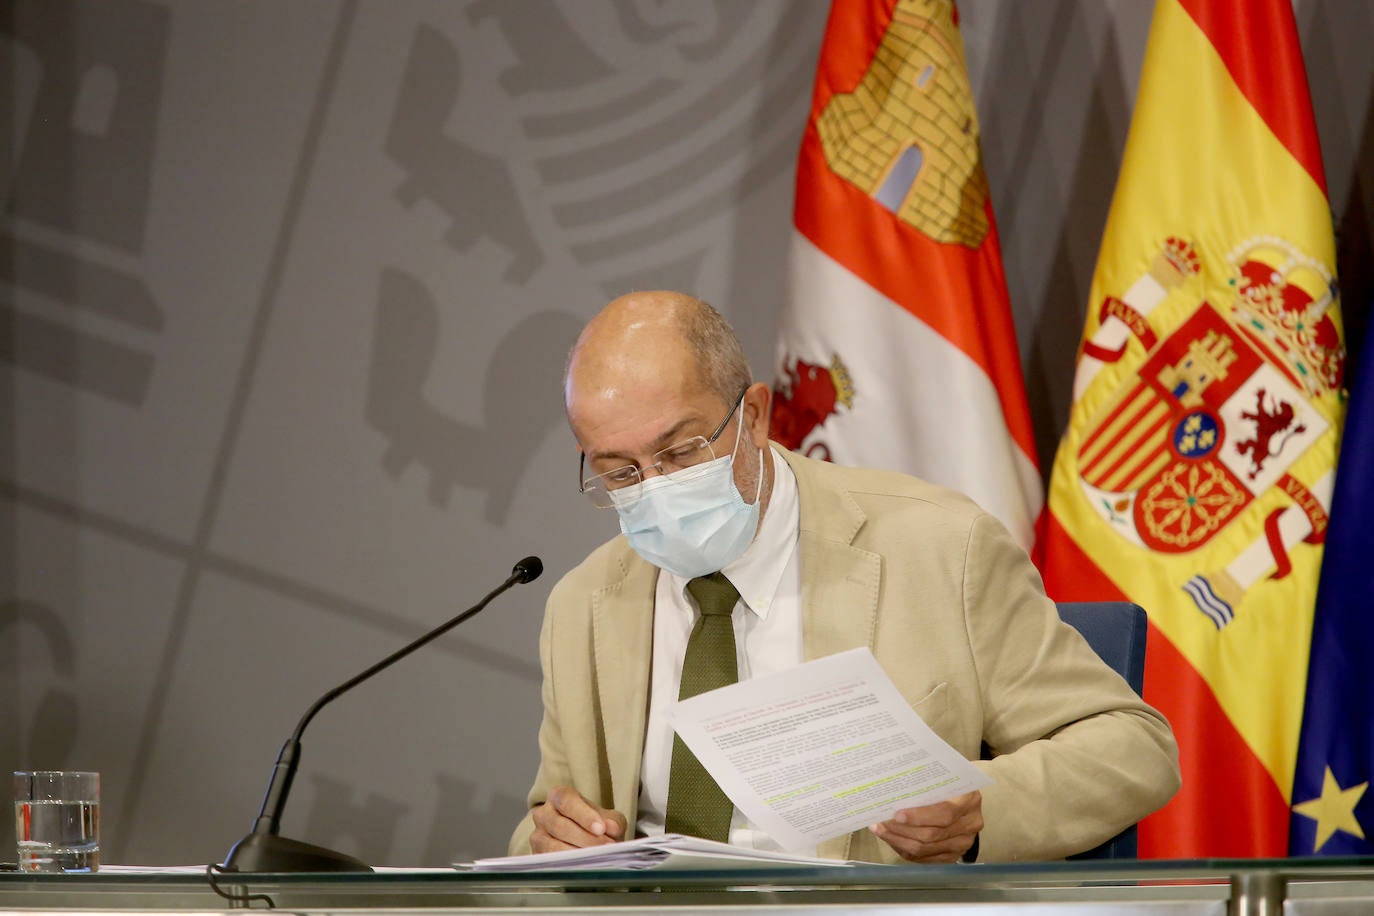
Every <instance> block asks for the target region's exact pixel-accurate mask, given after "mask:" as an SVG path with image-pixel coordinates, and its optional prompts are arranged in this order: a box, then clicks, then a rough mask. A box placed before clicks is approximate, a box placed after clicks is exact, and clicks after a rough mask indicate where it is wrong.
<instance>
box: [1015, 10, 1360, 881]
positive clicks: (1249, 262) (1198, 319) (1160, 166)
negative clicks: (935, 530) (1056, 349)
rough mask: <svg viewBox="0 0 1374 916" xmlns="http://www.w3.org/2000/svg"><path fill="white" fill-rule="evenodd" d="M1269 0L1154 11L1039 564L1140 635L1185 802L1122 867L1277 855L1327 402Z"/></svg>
mask: <svg viewBox="0 0 1374 916" xmlns="http://www.w3.org/2000/svg"><path fill="white" fill-rule="evenodd" d="M1334 265H1335V246H1334V241H1333V237H1332V227H1331V214H1330V210H1329V207H1328V203H1327V197H1326V181H1325V176H1324V174H1323V170H1322V161H1321V155H1320V151H1319V149H1318V145H1317V137H1316V129H1315V125H1314V122H1313V118H1312V108H1311V98H1310V96H1309V94H1308V88H1307V77H1306V72H1305V70H1304V66H1303V60H1302V52H1301V49H1300V48H1299V45H1298V36H1297V30H1296V28H1295V26H1294V22H1293V11H1292V6H1291V4H1290V3H1289V0H1157V3H1156V6H1155V11H1154V20H1153V22H1152V24H1151V27H1150V38H1149V44H1148V46H1147V48H1146V54H1145V66H1144V72H1143V74H1142V77H1141V82H1140V92H1139V95H1138V97H1137V99H1136V106H1135V112H1134V115H1133V117H1132V120H1131V130H1130V136H1129V138H1128V140H1127V144H1126V152H1125V157H1124V160H1123V162H1122V165H1121V173H1120V176H1119V178H1118V180H1117V186H1116V193H1115V196H1114V198H1113V200H1112V208H1111V212H1110V214H1109V216H1108V220H1107V227H1106V230H1105V232H1104V234H1103V238H1102V247H1101V251H1100V253H1099V255H1098V261H1097V270H1096V273H1095V274H1094V277H1093V284H1092V290H1091V297H1090V302H1089V303H1088V315H1087V325H1086V328H1085V330H1084V335H1083V342H1082V346H1081V348H1080V351H1079V355H1078V364H1077V370H1076V375H1075V378H1074V399H1073V406H1072V409H1071V412H1070V417H1069V427H1068V431H1067V432H1066V433H1065V435H1064V438H1063V441H1062V442H1061V443H1060V446H1059V451H1058V454H1057V455H1056V458H1055V463H1054V470H1053V473H1052V475H1051V480H1050V491H1049V505H1048V513H1047V516H1046V519H1045V526H1044V531H1043V536H1042V538H1041V540H1040V542H1039V544H1038V548H1039V549H1038V553H1039V559H1040V562H1041V569H1042V572H1043V573H1044V576H1045V582H1046V586H1047V587H1048V589H1049V592H1050V594H1051V595H1052V596H1053V597H1054V598H1056V599H1058V600H1092V599H1104V598H1127V599H1129V600H1132V601H1135V602H1136V603H1138V604H1140V605H1141V606H1142V607H1144V608H1145V609H1146V611H1147V612H1148V613H1149V615H1150V624H1151V627H1150V636H1149V644H1148V649H1147V655H1146V671H1145V697H1146V699H1147V700H1149V701H1150V702H1151V703H1153V704H1154V705H1155V706H1156V707H1157V708H1158V709H1159V710H1160V711H1161V712H1163V713H1164V714H1165V715H1166V716H1167V717H1168V718H1169V721H1170V722H1171V723H1172V724H1173V726H1174V730H1175V733H1176V734H1177V736H1178V740H1179V748H1180V757H1181V763H1182V767H1183V789H1182V791H1181V792H1180V793H1179V795H1178V796H1177V797H1176V798H1175V799H1174V801H1173V802H1171V803H1170V804H1169V805H1168V806H1167V807H1166V808H1165V809H1164V810H1163V811H1161V812H1159V813H1158V814H1156V815H1154V816H1152V817H1150V818H1148V819H1147V820H1146V821H1144V823H1143V824H1142V825H1141V830H1140V854H1141V856H1142V857H1171V858H1173V857H1195V856H1282V855H1285V854H1286V853H1287V851H1288V830H1289V822H1290V806H1291V805H1292V804H1293V803H1294V802H1295V801H1298V802H1301V801H1304V799H1298V800H1295V799H1293V798H1292V797H1291V793H1292V787H1293V785H1294V774H1295V761H1296V757H1297V751H1298V737H1299V730H1300V728H1301V724H1302V715H1303V703H1304V692H1305V687H1306V684H1307V668H1308V649H1309V644H1310V641H1311V634H1312V620H1313V605H1314V601H1315V597H1316V591H1317V579H1318V573H1319V570H1320V568H1321V561H1322V545H1323V541H1324V539H1325V537H1326V531H1327V516H1328V512H1329V510H1330V507H1331V493H1332V482H1333V478H1334V471H1335V464H1336V453H1337V448H1338V438H1339V433H1340V427H1341V421H1342V414H1343V409H1344V401H1343V395H1342V379H1343V374H1344V369H1345V351H1344V348H1343V344H1342V329H1341V320H1340V310H1339V302H1338V298H1337V292H1336V284H1335V266H1334Z"/></svg>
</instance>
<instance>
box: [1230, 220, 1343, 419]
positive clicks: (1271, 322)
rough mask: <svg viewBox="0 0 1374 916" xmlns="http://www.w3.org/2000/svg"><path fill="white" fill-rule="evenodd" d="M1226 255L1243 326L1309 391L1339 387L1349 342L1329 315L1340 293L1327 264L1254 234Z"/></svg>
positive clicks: (1236, 314)
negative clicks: (1346, 342)
mask: <svg viewBox="0 0 1374 916" xmlns="http://www.w3.org/2000/svg"><path fill="white" fill-rule="evenodd" d="M1226 260H1227V263H1228V264H1229V265H1230V267H1231V276H1230V279H1229V281H1228V282H1229V283H1230V284H1231V286H1232V287H1233V288H1234V289H1235V291H1236V299H1235V302H1234V304H1233V305H1232V312H1233V315H1234V317H1235V320H1236V322H1237V324H1238V326H1239V327H1240V328H1241V329H1242V330H1243V331H1245V332H1246V333H1247V335H1248V336H1249V337H1250V338H1251V339H1252V340H1253V341H1255V342H1256V343H1257V344H1259V345H1260V346H1261V347H1262V348H1264V350H1266V351H1267V352H1268V353H1270V355H1272V356H1274V357H1276V358H1277V359H1279V360H1282V362H1283V363H1284V364H1286V365H1287V366H1288V368H1289V369H1290V370H1291V371H1292V374H1293V375H1294V377H1295V378H1296V379H1297V380H1298V381H1299V382H1300V383H1301V384H1302V386H1303V388H1304V389H1305V390H1306V391H1307V393H1308V394H1309V395H1311V396H1318V395H1321V394H1324V393H1326V392H1328V391H1331V390H1333V389H1337V388H1339V387H1340V385H1341V380H1342V378H1343V376H1344V373H1345V347H1343V346H1342V345H1341V336H1340V332H1339V331H1338V330H1337V329H1336V325H1335V323H1334V322H1333V321H1332V320H1331V316H1330V315H1328V314H1327V312H1328V311H1329V310H1330V308H1331V306H1332V305H1334V304H1335V303H1336V301H1337V299H1338V296H1339V293H1338V292H1337V290H1336V283H1335V278H1334V277H1333V276H1332V274H1331V271H1329V270H1328V269H1327V268H1326V265H1324V264H1322V263H1321V262H1320V261H1318V260H1316V259H1315V258H1312V257H1309V256H1307V255H1305V254H1303V253H1302V252H1301V251H1299V250H1298V249H1297V247H1296V246H1294V245H1293V244H1292V243H1291V242H1288V241H1287V240H1286V239H1281V238H1277V237H1275V236H1260V237H1258V238H1254V239H1250V240H1249V241H1246V242H1244V243H1242V244H1241V245H1239V246H1237V247H1236V248H1235V249H1234V250H1233V251H1232V252H1231V253H1230V254H1229V255H1227V256H1226Z"/></svg>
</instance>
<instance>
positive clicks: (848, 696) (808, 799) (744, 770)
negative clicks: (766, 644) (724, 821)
mask: <svg viewBox="0 0 1374 916" xmlns="http://www.w3.org/2000/svg"><path fill="white" fill-rule="evenodd" d="M673 728H674V729H675V730H676V731H677V733H678V734H679V735H681V736H682V740H683V741H685V742H686V743H687V746H688V747H690V748H691V749H692V753H694V754H696V756H697V759H698V760H700V761H701V763H702V766H704V767H706V770H707V771H708V772H709V773H710V774H711V776H712V777H714V778H715V780H716V782H717V783H719V784H720V787H721V789H722V790H724V792H725V794H726V795H728V796H729V797H730V800H731V801H733V802H734V803H735V806H736V807H737V808H739V809H740V810H741V811H743V812H744V814H745V816H746V817H748V818H749V819H750V820H751V821H753V822H754V823H755V824H756V825H758V826H759V827H760V828H762V829H763V830H765V831H767V832H768V834H769V835H770V836H772V838H773V839H774V840H776V841H777V842H778V844H779V845H780V846H782V847H783V848H784V849H801V848H805V847H808V846H814V845H816V844H817V843H819V842H821V841H822V840H828V839H830V838H831V837H836V836H840V835H841V834H845V833H849V832H851V831H854V830H859V829H862V828H864V827H867V826H868V825H870V824H874V823H877V822H878V821H884V820H888V819H889V818H891V817H892V815H893V814H895V813H896V812H898V811H900V810H901V809H903V808H913V807H918V806H921V805H932V804H935V803H936V802H941V801H944V800H945V799H947V798H953V797H954V796H956V795H961V794H963V793H965V792H971V791H973V790H974V789H978V788H981V787H982V786H985V785H988V784H989V783H990V782H991V781H992V780H990V779H989V778H988V777H987V776H985V775H984V774H983V773H982V771H980V770H979V769H978V768H977V767H975V766H974V765H973V764H971V763H969V762H968V761H967V760H965V759H964V758H963V756H962V755H961V754H959V752H958V751H956V750H954V748H952V747H950V746H949V744H947V743H946V742H945V741H944V740H943V739H941V738H940V737H939V736H938V735H936V734H935V732H933V731H931V730H930V727H929V726H927V725H926V724H925V722H923V721H921V717H920V716H918V715H917V714H916V713H915V711H914V710H912V708H911V706H910V705H909V704H908V703H907V701H906V700H905V699H903V697H902V695H901V693H900V692H899V691H898V690H897V687H896V685H894V684H893V683H892V681H891V679H890V678H888V676H887V674H886V673H885V672H884V671H883V669H882V667H881V666H880V665H879V664H878V661H877V659H875V658H874V657H873V653H872V652H870V651H869V650H868V649H867V648H861V649H851V650H850V651H848V652H841V653H839V654H837V655H831V656H828V657H826V658H821V659H817V660H815V661H813V662H807V663H806V664H804V665H799V666H797V667H796V668H791V669H789V670H787V671H781V672H779V673H777V674H773V675H769V676H767V677H761V678H755V679H753V680H749V681H743V682H741V683H738V684H732V685H730V686H729V687H721V688H720V689H718V690H712V691H710V692H708V693H703V694H700V695H698V696H695V697H692V698H691V699H690V700H684V701H682V702H681V703H678V704H677V705H676V706H675V707H674V708H673Z"/></svg>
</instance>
